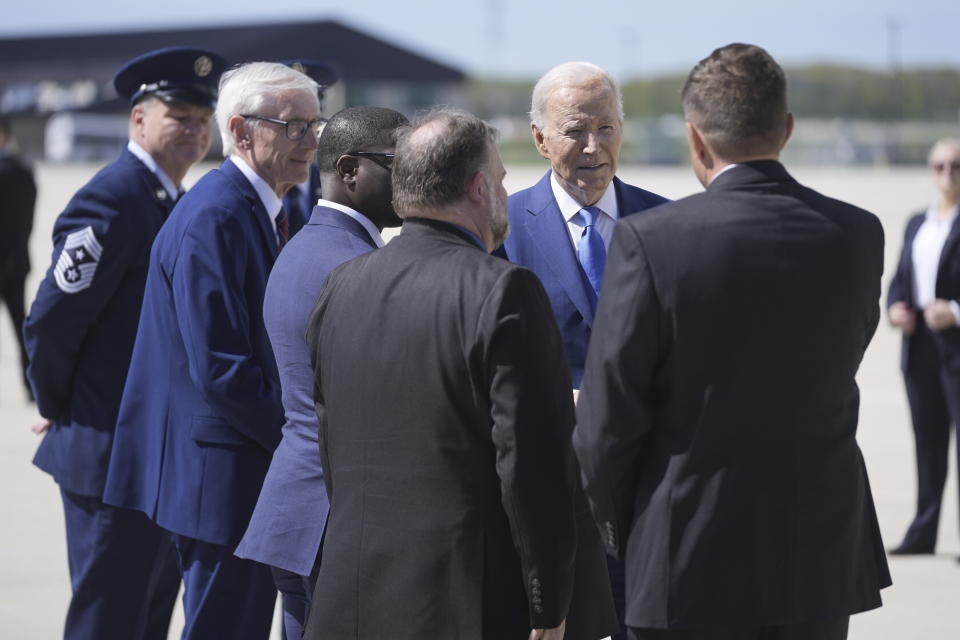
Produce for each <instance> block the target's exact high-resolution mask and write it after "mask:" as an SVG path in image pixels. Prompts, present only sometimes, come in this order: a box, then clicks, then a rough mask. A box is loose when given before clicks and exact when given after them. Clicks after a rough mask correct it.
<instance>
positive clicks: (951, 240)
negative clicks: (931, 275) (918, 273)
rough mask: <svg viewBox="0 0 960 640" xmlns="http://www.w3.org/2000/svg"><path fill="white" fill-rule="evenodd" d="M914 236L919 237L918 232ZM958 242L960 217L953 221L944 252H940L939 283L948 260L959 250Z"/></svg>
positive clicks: (944, 245) (938, 264)
mask: <svg viewBox="0 0 960 640" xmlns="http://www.w3.org/2000/svg"><path fill="white" fill-rule="evenodd" d="M921 224H922V223H921ZM917 229H918V230H919V229H920V226H919V225H918V226H917ZM913 235H914V236H916V235H917V232H916V230H915V231H914V232H913ZM958 241H960V215H958V216H957V217H955V218H954V219H953V224H952V225H950V233H949V234H947V239H946V241H945V242H944V243H943V250H942V251H941V252H940V261H939V262H938V263H937V282H940V273H941V272H942V271H943V265H944V264H946V262H947V258H948V257H949V256H950V254H951V253H952V252H953V251H954V250H955V249H956V248H957V242H958ZM911 246H912V242H911ZM910 262H911V265H912V263H913V260H912V259H911V260H910ZM912 271H913V268H912V266H911V272H912Z"/></svg>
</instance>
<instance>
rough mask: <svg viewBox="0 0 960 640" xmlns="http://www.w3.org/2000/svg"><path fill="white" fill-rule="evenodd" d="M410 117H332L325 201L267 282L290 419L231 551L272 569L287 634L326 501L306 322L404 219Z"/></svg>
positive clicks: (295, 634)
mask: <svg viewBox="0 0 960 640" xmlns="http://www.w3.org/2000/svg"><path fill="white" fill-rule="evenodd" d="M406 122H407V119H406V118H405V117H404V116H403V115H402V114H400V113H397V112H396V111H393V110H391V109H383V108H380V107H350V108H347V109H344V110H342V111H340V112H339V113H337V114H335V115H334V116H333V117H332V118H331V119H330V121H329V122H328V123H327V125H326V126H325V127H324V129H323V133H322V134H321V136H320V143H319V149H318V151H317V159H318V165H319V167H320V180H321V184H322V188H323V193H324V195H325V196H326V197H327V198H328V199H320V200H319V201H318V202H317V204H316V206H315V207H314V209H313V214H312V215H311V217H310V220H309V222H308V223H307V224H306V225H305V226H304V227H303V229H302V231H301V232H300V233H299V234H298V235H297V236H296V237H294V238H293V239H292V240H291V241H290V243H289V244H287V245H286V246H285V247H284V249H283V252H282V253H281V254H280V257H279V258H277V262H276V263H275V264H274V267H273V271H271V273H270V280H269V281H268V282H267V290H266V294H265V297H264V305H263V307H264V308H263V319H264V324H265V325H266V327H267V334H268V335H269V336H270V344H271V345H272V347H273V353H274V356H275V357H276V360H277V369H278V370H279V372H280V384H281V388H282V396H283V408H284V413H285V415H286V422H285V424H284V426H283V440H282V441H281V442H280V446H279V447H277V450H276V452H275V453H274V454H273V461H272V462H271V463H270V469H269V471H267V477H266V479H265V480H264V483H263V489H262V490H261V492H260V498H259V500H258V501H257V506H256V509H255V510H254V512H253V516H252V517H251V519H250V524H249V526H248V527H247V532H246V534H245V535H244V537H243V540H242V541H241V542H240V546H239V547H238V548H237V551H236V554H237V555H238V556H240V557H241V558H248V559H250V560H256V561H258V562H262V563H264V564H268V565H270V567H271V568H272V571H273V579H274V582H275V583H276V585H277V589H278V590H279V591H280V593H281V594H282V596H283V624H284V629H285V630H286V637H287V638H290V639H291V640H292V639H294V638H300V636H301V635H302V633H303V621H304V620H305V619H306V611H307V608H308V607H309V602H310V596H311V594H312V592H313V584H314V581H315V579H316V566H317V552H318V551H319V549H320V538H321V536H322V535H323V525H324V523H325V522H326V519H327V508H328V505H329V503H328V501H327V494H326V492H325V491H324V488H323V469H322V468H321V466H320V456H319V453H318V450H317V417H316V414H315V413H314V410H313V371H312V369H311V368H310V354H309V351H308V349H307V344H306V342H305V341H304V338H303V335H304V328H305V326H306V323H307V317H308V316H309V315H310V311H311V310H312V309H313V305H314V302H316V299H317V295H318V294H319V293H320V288H321V287H322V286H323V283H324V281H325V280H326V279H327V275H329V273H330V271H332V270H333V269H334V268H335V267H337V266H338V265H340V264H341V263H343V262H346V261H347V260H350V259H351V258H355V257H356V256H358V255H361V254H363V253H366V252H368V251H371V250H373V249H376V248H377V247H382V246H383V238H381V237H380V232H381V231H382V230H383V228H384V227H396V226H399V225H400V218H399V217H397V214H396V213H394V211H393V204H392V203H391V198H392V195H393V191H392V190H391V187H390V169H391V165H392V162H393V147H394V135H395V132H396V129H397V127H398V126H400V125H402V124H405V123H406Z"/></svg>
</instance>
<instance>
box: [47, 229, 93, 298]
mask: <svg viewBox="0 0 960 640" xmlns="http://www.w3.org/2000/svg"><path fill="white" fill-rule="evenodd" d="M101 253H103V247H101V246H100V243H99V242H98V241H97V236H95V235H94V233H93V229H91V228H90V227H85V228H83V229H81V230H80V231H74V232H73V233H71V234H70V235H68V236H67V240H66V242H64V243H63V250H62V251H60V257H59V258H58V259H57V265H56V266H55V267H54V268H53V277H54V278H55V279H56V281H57V286H58V287H60V289H61V291H63V292H64V293H77V292H78V291H83V290H84V289H86V288H87V287H89V286H90V284H91V283H92V282H93V274H94V272H96V270H97V265H98V264H100V254H101Z"/></svg>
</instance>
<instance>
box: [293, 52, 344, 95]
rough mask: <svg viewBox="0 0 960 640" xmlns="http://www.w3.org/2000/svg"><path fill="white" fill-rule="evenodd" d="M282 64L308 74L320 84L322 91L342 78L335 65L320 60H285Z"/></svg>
mask: <svg viewBox="0 0 960 640" xmlns="http://www.w3.org/2000/svg"><path fill="white" fill-rule="evenodd" d="M280 64H285V65H287V66H288V67H290V68H291V69H294V70H295V71H299V72H300V73H302V74H304V75H306V76H307V77H308V78H310V79H311V80H313V81H314V82H316V83H317V84H318V85H320V91H323V90H324V89H326V88H327V87H329V86H331V85H335V84H337V82H338V81H339V80H340V72H339V71H337V69H336V68H335V67H334V66H333V65H331V64H329V63H327V62H321V61H320V60H307V59H297V60H284V61H283V62H281V63H280Z"/></svg>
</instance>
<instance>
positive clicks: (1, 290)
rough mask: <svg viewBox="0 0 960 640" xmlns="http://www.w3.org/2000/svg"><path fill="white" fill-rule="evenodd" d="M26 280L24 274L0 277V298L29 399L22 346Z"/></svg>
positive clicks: (25, 353) (25, 359) (31, 394)
mask: <svg viewBox="0 0 960 640" xmlns="http://www.w3.org/2000/svg"><path fill="white" fill-rule="evenodd" d="M26 278H27V274H26V273H24V274H23V275H19V274H15V275H10V276H3V277H0V297H2V298H3V303H4V304H5V305H6V307H7V312H8V313H9V314H10V321H11V323H12V324H13V330H14V332H15V333H16V334H17V344H18V345H19V346H20V369H21V372H22V376H23V384H24V385H25V386H26V388H27V392H28V393H30V397H33V393H32V392H31V391H30V383H29V382H27V362H28V359H27V350H26V348H25V347H24V346H23V319H24V317H25V313H24V303H23V288H24V282H25V281H26Z"/></svg>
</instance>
